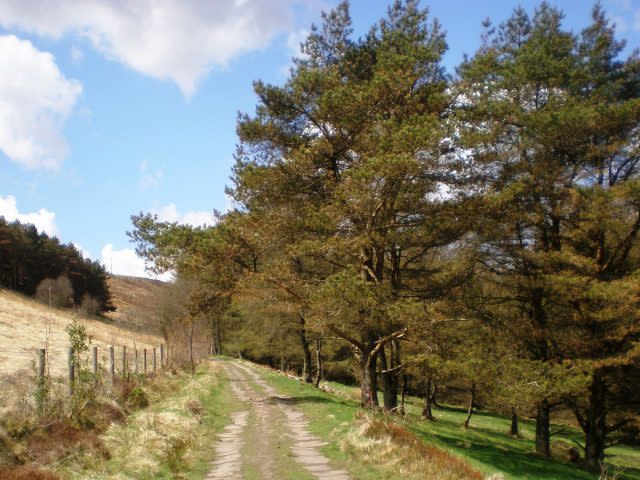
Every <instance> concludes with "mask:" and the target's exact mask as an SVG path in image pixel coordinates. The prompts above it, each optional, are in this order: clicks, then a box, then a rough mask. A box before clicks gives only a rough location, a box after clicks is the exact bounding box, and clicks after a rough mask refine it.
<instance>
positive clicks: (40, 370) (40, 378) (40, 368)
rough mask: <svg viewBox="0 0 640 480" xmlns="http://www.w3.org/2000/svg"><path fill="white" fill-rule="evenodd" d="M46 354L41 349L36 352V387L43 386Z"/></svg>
mask: <svg viewBox="0 0 640 480" xmlns="http://www.w3.org/2000/svg"><path fill="white" fill-rule="evenodd" d="M46 357H47V353H46V351H45V349H44V348H41V349H40V351H39V352H38V386H39V387H42V386H44V372H45V367H46V360H45V358H46Z"/></svg>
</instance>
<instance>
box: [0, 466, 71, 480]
mask: <svg viewBox="0 0 640 480" xmlns="http://www.w3.org/2000/svg"><path fill="white" fill-rule="evenodd" d="M0 478H2V479H3V480H59V479H60V477H59V476H58V475H56V474H55V473H53V472H52V471H51V470H45V469H43V468H40V467H37V466H35V465H14V466H10V467H0Z"/></svg>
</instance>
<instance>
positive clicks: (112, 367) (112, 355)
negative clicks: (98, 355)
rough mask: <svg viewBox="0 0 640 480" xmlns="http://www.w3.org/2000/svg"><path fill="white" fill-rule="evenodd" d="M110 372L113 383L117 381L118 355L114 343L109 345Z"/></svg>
mask: <svg viewBox="0 0 640 480" xmlns="http://www.w3.org/2000/svg"><path fill="white" fill-rule="evenodd" d="M109 373H110V374H111V383H114V382H115V381H116V355H115V351H114V349H113V345H111V346H110V347H109Z"/></svg>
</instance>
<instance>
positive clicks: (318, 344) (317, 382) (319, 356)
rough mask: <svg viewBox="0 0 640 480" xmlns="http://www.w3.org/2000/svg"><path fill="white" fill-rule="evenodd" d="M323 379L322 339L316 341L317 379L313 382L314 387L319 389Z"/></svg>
mask: <svg viewBox="0 0 640 480" xmlns="http://www.w3.org/2000/svg"><path fill="white" fill-rule="evenodd" d="M321 378H322V339H321V338H319V339H317V340H316V378H315V379H314V381H313V385H314V386H315V387H316V388H318V387H319V386H320V379H321Z"/></svg>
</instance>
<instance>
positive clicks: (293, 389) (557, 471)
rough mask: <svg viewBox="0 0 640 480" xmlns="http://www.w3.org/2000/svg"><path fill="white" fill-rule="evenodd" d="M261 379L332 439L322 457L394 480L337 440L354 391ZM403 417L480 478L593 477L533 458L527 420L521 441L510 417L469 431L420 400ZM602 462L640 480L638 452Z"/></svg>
mask: <svg viewBox="0 0 640 480" xmlns="http://www.w3.org/2000/svg"><path fill="white" fill-rule="evenodd" d="M260 371H261V372H262V373H263V375H264V377H265V379H266V380H267V381H268V382H269V383H270V384H272V385H273V386H274V387H276V388H277V389H279V390H280V391H281V392H282V393H284V394H287V395H290V396H292V397H294V398H295V401H296V403H297V404H298V406H299V408H300V409H301V410H302V411H303V412H304V413H306V414H307V415H308V417H309V419H310V425H309V426H310V429H311V431H312V432H313V433H315V434H316V435H318V436H320V437H321V438H323V439H325V440H333V441H332V442H331V443H330V444H329V445H327V446H326V447H325V448H324V453H325V454H326V455H327V456H328V457H330V458H333V459H336V460H339V461H341V462H345V464H346V465H347V466H348V468H349V469H350V471H351V472H352V474H353V475H354V477H356V478H361V479H363V480H367V479H374V478H394V477H393V476H388V474H387V475H385V476H384V477H381V476H379V475H380V472H377V471H371V470H370V467H368V468H364V467H363V466H362V465H358V464H357V463H356V462H354V461H353V460H352V459H350V458H348V457H347V456H346V454H344V453H343V452H342V451H341V450H340V448H339V446H338V443H339V440H340V438H341V437H342V436H344V435H345V433H346V432H347V430H348V426H349V424H350V423H351V421H352V419H353V415H354V414H355V413H356V412H357V411H358V403H359V402H358V400H357V398H358V391H357V390H356V389H354V388H352V387H348V386H345V385H341V384H336V383H328V384H327V386H328V387H329V389H330V391H331V394H329V393H326V392H324V391H320V390H317V389H315V388H314V387H313V386H310V385H305V384H304V383H302V382H299V381H296V380H293V379H291V378H289V377H287V376H284V375H281V374H279V373H276V372H274V371H271V370H267V369H260ZM406 407H407V416H406V418H405V419H403V420H401V419H399V420H400V421H402V422H403V423H404V424H405V426H407V427H408V428H409V429H410V430H412V431H413V432H414V433H415V434H417V435H418V436H419V437H420V438H422V439H423V440H424V441H426V442H429V443H432V444H434V445H436V446H439V447H441V448H444V449H445V450H447V451H449V452H451V453H453V454H455V455H457V456H460V457H463V458H465V459H466V460H467V461H468V462H469V463H470V464H471V465H473V466H474V467H476V468H477V469H478V470H480V471H481V472H483V473H485V474H494V473H501V474H503V475H504V477H505V479H523V480H579V479H585V480H592V479H597V478H598V476H596V475H593V474H590V473H588V472H585V471H583V470H580V469H578V468H576V467H575V466H574V465H573V464H570V463H564V462H560V461H553V460H546V459H542V458H539V457H537V456H536V455H534V454H533V450H534V442H533V439H534V429H535V425H534V424H533V422H531V421H521V422H520V433H521V437H520V438H512V437H510V436H509V435H507V432H509V427H510V418H506V417H501V416H498V415H492V414H488V413H476V414H474V416H473V417H472V419H471V428H470V429H469V430H468V431H465V430H464V429H463V428H462V427H461V425H462V423H463V421H464V418H465V416H466V412H465V411H464V410H463V409H458V408H455V407H444V408H438V409H435V410H434V416H435V417H436V421H435V422H426V421H424V420H422V419H421V418H420V413H421V410H422V401H421V400H420V399H418V398H409V399H408V401H407V406H406ZM572 440H578V441H580V440H581V435H580V432H579V431H577V430H576V429H571V428H569V429H567V430H566V431H564V432H563V433H562V434H559V435H556V436H554V437H553V439H552V441H553V442H556V441H564V442H567V443H571V442H572ZM607 459H608V461H609V462H610V463H611V464H612V466H615V467H621V468H623V470H624V474H623V476H622V477H620V478H621V479H625V480H637V479H640V449H638V448H631V447H627V446H617V447H615V448H611V449H609V450H608V451H607Z"/></svg>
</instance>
